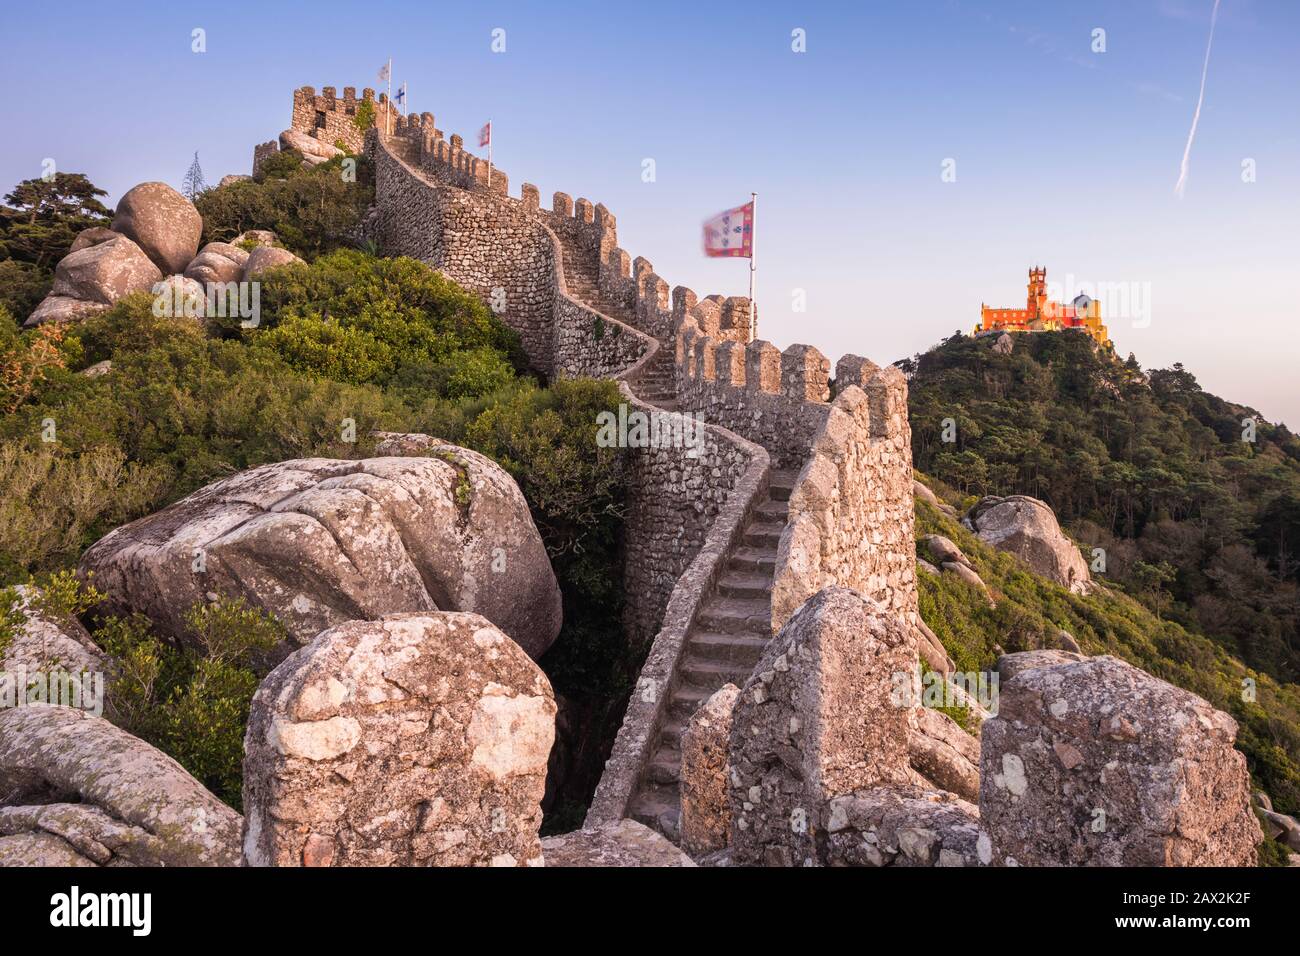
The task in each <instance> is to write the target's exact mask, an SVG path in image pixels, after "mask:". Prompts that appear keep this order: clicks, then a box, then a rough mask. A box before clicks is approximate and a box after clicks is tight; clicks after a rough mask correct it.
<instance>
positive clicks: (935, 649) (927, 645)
mask: <svg viewBox="0 0 1300 956" xmlns="http://www.w3.org/2000/svg"><path fill="white" fill-rule="evenodd" d="M921 564H922V562H920V561H918V562H917V567H918V568H919V567H920V566H921ZM916 632H917V653H919V654H920V655H921V660H923V661H925V663H926V666H927V667H929V668H930V670H932V671H938V672H939V673H940V674H942V675H944V677H947V676H948V675H949V674H951V673H952V672H953V671H954V670H956V667H957V665H956V664H954V663H953V660H952V658H951V657H949V656H948V651H947V649H946V648H945V647H944V646H943V641H941V640H939V636H938V635H937V634H935V633H934V631H932V630H930V625H928V624H926V623H925V621H923V620H921V618H920V617H919V616H918V617H917V619H916Z"/></svg>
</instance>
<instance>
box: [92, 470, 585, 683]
mask: <svg viewBox="0 0 1300 956" xmlns="http://www.w3.org/2000/svg"><path fill="white" fill-rule="evenodd" d="M81 568H82V570H83V571H86V572H93V573H94V575H95V577H94V580H95V586H96V587H97V588H98V589H99V590H101V591H103V592H104V593H105V594H106V595H107V596H108V599H109V606H110V608H112V609H114V610H117V611H119V612H133V611H139V612H142V613H144V614H146V615H147V616H148V617H150V618H151V619H152V620H153V621H154V622H155V624H157V626H158V627H159V628H160V629H162V630H163V631H164V632H165V633H167V634H169V635H172V636H174V637H177V638H181V639H183V638H184V637H185V625H184V616H185V613H186V611H187V610H188V609H189V608H190V607H191V606H193V605H195V604H197V603H200V602H203V601H210V600H213V599H214V598H215V597H216V596H217V595H222V596H227V597H243V598H244V599H245V600H246V601H248V602H249V603H251V604H253V605H256V606H259V607H261V608H264V609H265V610H267V611H269V612H270V613H272V614H274V615H275V616H276V617H277V618H279V619H280V621H282V622H283V623H284V625H285V626H286V628H287V629H288V632H289V634H290V638H291V643H288V644H286V645H285V646H284V647H282V648H280V649H279V652H278V656H284V655H286V654H288V653H289V652H290V651H291V650H293V648H294V647H297V646H300V645H302V644H305V643H306V642H307V641H309V640H311V639H312V638H313V637H315V636H316V635H317V634H319V633H320V632H321V631H323V630H325V629H327V628H330V627H334V626H337V625H339V624H342V623H344V622H345V621H351V620H357V619H369V620H373V619H375V618H378V617H381V616H383V615H385V614H391V613H395V612H401V611H433V610H444V611H475V612H477V613H479V614H482V615H483V616H484V617H486V618H487V619H488V620H489V621H491V622H492V623H493V624H495V625H496V626H497V627H499V628H501V630H503V631H504V632H505V633H506V634H507V635H509V636H510V637H511V638H512V639H513V640H514V641H516V642H517V643H518V644H519V645H520V646H521V647H523V648H524V650H525V651H527V652H528V653H529V654H530V655H532V656H533V657H537V656H539V655H540V654H541V653H542V652H543V651H545V650H546V649H547V648H548V647H549V646H550V645H551V643H552V642H553V641H554V640H555V637H556V635H557V634H558V633H559V629H560V620H561V606H560V592H559V587H558V585H557V584H556V580H555V574H554V572H553V571H552V570H551V564H550V560H549V559H548V557H547V554H546V548H545V546H544V545H543V543H542V539H541V536H540V535H539V534H538V533H537V528H536V526H535V525H534V524H533V520H532V516H531V515H530V513H529V511H528V503H527V502H526V501H525V500H524V496H523V494H522V493H521V492H520V491H519V487H518V486H517V485H516V484H515V482H514V480H513V479H512V478H511V477H510V476H509V475H508V474H507V473H506V472H505V471H504V470H502V469H501V467H500V466H498V465H497V464H496V463H495V462H493V461H491V460H490V459H488V458H485V457H484V456H482V455H480V454H478V453H476V452H473V451H469V450H467V449H464V448H459V447H457V446H454V445H438V446H436V447H434V448H433V449H431V456H430V457H425V458H396V457H394V458H369V459H365V460H361V461H341V460H335V459H326V458H308V459H300V460H296V461H286V462H280V463H278V464H273V465H264V466H262V467H260V468H254V469H252V470H250V471H245V472H241V473H240V474H237V475H234V476H232V477H230V478H226V479H223V480H222V481H219V482H216V483H215V484H212V485H208V486H207V487H206V488H202V489H200V490H199V491H197V492H195V493H194V494H192V495H190V496H189V497H188V498H184V499H182V500H180V501H178V502H176V503H175V504H173V505H171V506H169V507H167V508H165V509H163V510H162V511H160V512H158V513H156V514H153V515H150V516H148V517H145V518H141V519H139V520H137V521H134V522H132V523H130V524H128V525H124V526H123V527H121V528H118V529H117V530H115V531H113V532H111V533H110V534H108V535H107V536H105V537H104V538H101V539H100V540H99V541H98V542H96V543H95V544H94V545H93V546H91V548H90V549H89V550H88V551H87V552H86V553H85V555H84V556H83V557H82V561H81Z"/></svg>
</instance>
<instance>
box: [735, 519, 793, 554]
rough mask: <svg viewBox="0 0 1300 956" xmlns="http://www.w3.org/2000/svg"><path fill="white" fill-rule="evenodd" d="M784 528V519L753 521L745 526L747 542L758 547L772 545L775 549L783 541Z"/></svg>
mask: <svg viewBox="0 0 1300 956" xmlns="http://www.w3.org/2000/svg"><path fill="white" fill-rule="evenodd" d="M784 530H785V522H784V521H781V522H776V521H751V522H750V523H749V524H748V525H747V526H746V527H745V535H744V538H745V544H748V545H752V546H754V547H757V548H762V547H770V548H772V549H773V550H775V549H776V546H777V545H778V544H780V543H781V532H782V531H784Z"/></svg>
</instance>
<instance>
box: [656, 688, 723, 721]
mask: <svg viewBox="0 0 1300 956" xmlns="http://www.w3.org/2000/svg"><path fill="white" fill-rule="evenodd" d="M714 690H717V688H716V687H715V688H714ZM712 696H713V691H711V690H705V689H704V688H703V687H696V686H694V685H692V684H682V685H681V686H679V687H678V688H677V689H676V690H674V691H673V696H672V699H671V700H670V701H669V702H668V713H667V715H666V716H667V718H668V719H669V720H676V721H678V722H680V723H682V724H686V723H688V722H689V721H690V719H691V718H692V717H693V716H695V712H696V711H697V710H699V709H700V704H702V703H704V702H705V701H706V700H708V699H709V698H710V697H712Z"/></svg>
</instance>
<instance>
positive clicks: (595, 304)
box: [560, 239, 680, 412]
mask: <svg viewBox="0 0 1300 956" xmlns="http://www.w3.org/2000/svg"><path fill="white" fill-rule="evenodd" d="M560 248H561V249H562V250H563V253H564V284H565V287H566V288H567V290H568V293H569V295H571V296H572V297H573V298H575V299H577V300H578V301H579V302H581V303H583V304H584V305H587V306H589V307H590V308H593V309H595V310H596V311H597V312H599V313H601V314H602V315H607V316H609V317H610V318H611V319H618V321H620V322H622V323H624V324H625V325H630V326H632V328H634V329H635V328H637V327H638V325H637V318H636V314H635V313H634V312H633V311H632V310H631V309H628V308H627V307H626V306H624V305H622V304H620V303H618V302H615V301H613V300H612V299H610V298H609V297H607V296H606V295H605V294H604V293H603V292H601V290H600V286H599V285H598V284H597V282H596V276H595V264H594V263H589V262H588V261H587V259H588V256H586V255H584V254H583V253H582V252H580V251H579V250H577V249H575V248H574V247H573V246H572V244H571V243H568V242H566V241H565V240H564V239H561V240H560ZM659 345H660V348H659V352H658V354H656V355H655V357H654V359H652V360H651V363H650V365H649V366H648V367H647V368H646V369H645V370H644V371H643V372H642V373H641V378H640V379H639V380H638V381H637V383H636V385H635V386H634V388H633V392H634V393H635V394H636V397H637V398H639V399H641V401H643V402H647V403H649V404H651V405H654V406H655V407H657V408H661V409H663V410H664V411H666V412H675V411H677V410H678V408H679V407H680V406H679V404H678V401H677V379H676V375H675V374H674V368H673V357H674V350H675V346H674V343H672V342H662V341H661V342H660V343H659Z"/></svg>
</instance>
